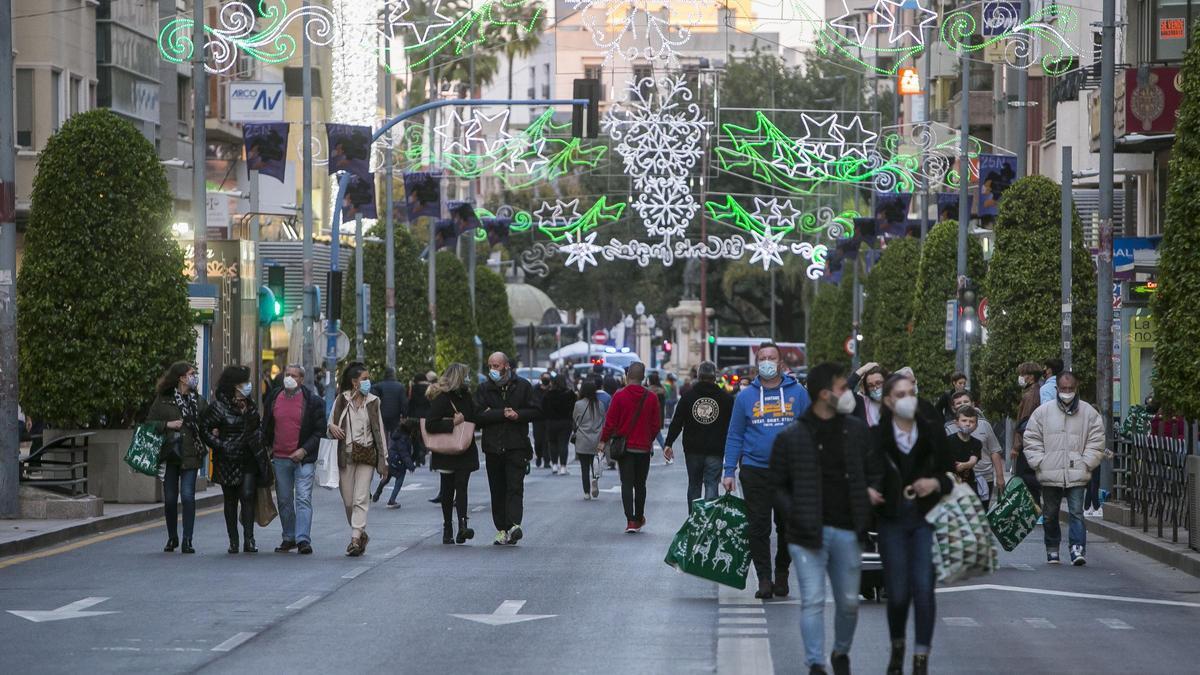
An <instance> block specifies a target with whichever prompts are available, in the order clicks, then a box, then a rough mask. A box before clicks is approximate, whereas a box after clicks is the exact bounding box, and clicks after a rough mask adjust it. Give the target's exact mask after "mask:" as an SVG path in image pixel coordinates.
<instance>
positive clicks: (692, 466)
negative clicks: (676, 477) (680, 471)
mask: <svg viewBox="0 0 1200 675" xmlns="http://www.w3.org/2000/svg"><path fill="white" fill-rule="evenodd" d="M683 461H684V462H685V464H686V465H687V475H688V489H687V498H688V513H691V509H692V502H694V501H696V500H697V499H699V498H700V488H701V487H703V488H704V498H705V499H707V500H709V501H711V500H713V499H716V498H717V497H718V496H720V495H719V494H718V492H717V489H718V488H719V487H720V485H721V464H722V462H723V461H724V458H723V457H721V456H719V455H701V454H698V453H694V452H688V451H687V450H686V449H684V451H683Z"/></svg>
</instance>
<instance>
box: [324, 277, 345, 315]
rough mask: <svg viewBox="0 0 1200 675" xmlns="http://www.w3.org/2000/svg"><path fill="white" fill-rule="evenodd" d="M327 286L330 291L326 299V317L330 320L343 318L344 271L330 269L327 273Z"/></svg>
mask: <svg viewBox="0 0 1200 675" xmlns="http://www.w3.org/2000/svg"><path fill="white" fill-rule="evenodd" d="M325 288H326V289H328V291H329V298H328V299H326V301H325V302H326V305H327V306H326V308H325V318H326V319H328V320H329V321H340V320H341V319H342V271H341V270H329V271H328V272H326V273H325Z"/></svg>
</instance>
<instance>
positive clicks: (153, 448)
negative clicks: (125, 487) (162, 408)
mask: <svg viewBox="0 0 1200 675" xmlns="http://www.w3.org/2000/svg"><path fill="white" fill-rule="evenodd" d="M162 445H163V436H162V434H160V433H158V431H156V430H155V428H154V425H153V424H140V425H138V427H137V429H134V431H133V440H132V441H131V442H130V443H129V449H127V450H126V451H125V463H126V464H128V465H129V468H131V469H133V470H134V471H136V472H138V473H141V474H145V475H147V476H157V475H158V453H159V452H161V451H162Z"/></svg>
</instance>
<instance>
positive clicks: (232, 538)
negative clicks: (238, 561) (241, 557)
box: [229, 534, 241, 554]
mask: <svg viewBox="0 0 1200 675" xmlns="http://www.w3.org/2000/svg"><path fill="white" fill-rule="evenodd" d="M239 550H241V549H240V548H239V547H238V537H237V535H236V534H231V535H229V553H230V554H233V553H237V552H238V551H239Z"/></svg>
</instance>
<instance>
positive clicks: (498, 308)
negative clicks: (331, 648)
mask: <svg viewBox="0 0 1200 675" xmlns="http://www.w3.org/2000/svg"><path fill="white" fill-rule="evenodd" d="M504 285H505V284H504V279H503V278H502V277H501V276H500V275H499V274H496V273H495V272H493V271H492V270H490V269H489V268H487V267H476V268H475V323H476V325H477V326H478V328H479V339H480V340H482V341H483V353H484V355H485V356H486V355H488V354H491V353H492V352H504V353H505V354H509V355H510V356H515V352H516V351H517V345H516V341H515V340H514V338H513V318H512V314H511V313H510V312H509V311H508V291H506V290H505V288H504Z"/></svg>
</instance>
